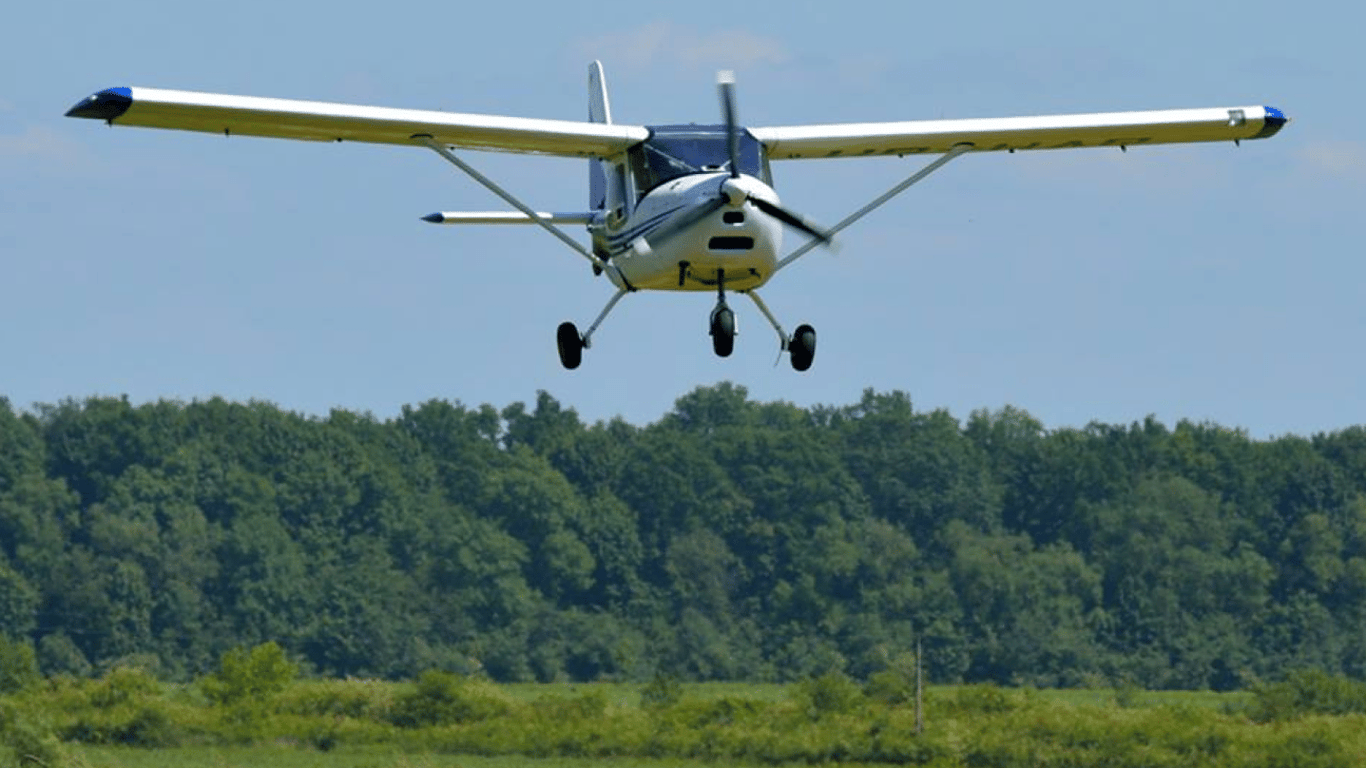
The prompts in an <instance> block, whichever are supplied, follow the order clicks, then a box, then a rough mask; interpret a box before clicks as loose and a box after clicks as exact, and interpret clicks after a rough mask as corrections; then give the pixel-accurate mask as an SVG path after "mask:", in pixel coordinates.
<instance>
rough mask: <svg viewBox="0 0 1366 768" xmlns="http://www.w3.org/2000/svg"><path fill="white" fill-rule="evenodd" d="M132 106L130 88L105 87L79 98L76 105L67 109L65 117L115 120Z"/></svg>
mask: <svg viewBox="0 0 1366 768" xmlns="http://www.w3.org/2000/svg"><path fill="white" fill-rule="evenodd" d="M131 106H133V89H132V88H106V89H104V90H103V91H100V92H99V93H96V94H92V95H90V96H87V97H85V98H84V99H81V100H80V101H79V102H77V103H76V106H74V107H72V108H71V109H69V110H67V112H66V116H67V117H85V118H89V119H91V120H116V119H118V118H120V117H122V116H123V113H124V112H127V111H128V108H129V107H131Z"/></svg>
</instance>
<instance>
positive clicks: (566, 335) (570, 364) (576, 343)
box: [555, 322, 587, 371]
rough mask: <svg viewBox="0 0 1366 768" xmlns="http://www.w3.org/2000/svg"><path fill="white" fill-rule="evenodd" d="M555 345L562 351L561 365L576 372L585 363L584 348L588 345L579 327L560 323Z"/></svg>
mask: <svg viewBox="0 0 1366 768" xmlns="http://www.w3.org/2000/svg"><path fill="white" fill-rule="evenodd" d="M555 345H556V346H557V347H559V349H560V365H563V366H564V367H565V368H567V369H569V370H571V371H572V370H574V369H575V368H578V367H579V364H580V363H582V362H583V348H584V347H585V346H587V345H585V344H584V342H583V337H582V336H580V335H579V328H578V326H576V325H574V324H573V323H568V322H565V323H560V327H559V329H558V330H556V332H555Z"/></svg>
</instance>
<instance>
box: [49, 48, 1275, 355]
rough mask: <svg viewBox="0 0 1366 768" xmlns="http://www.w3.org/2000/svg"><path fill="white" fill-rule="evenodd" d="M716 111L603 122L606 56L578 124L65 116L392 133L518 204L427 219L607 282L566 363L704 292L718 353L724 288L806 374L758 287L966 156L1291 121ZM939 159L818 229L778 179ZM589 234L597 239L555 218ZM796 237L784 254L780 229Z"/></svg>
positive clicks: (133, 93)
mask: <svg viewBox="0 0 1366 768" xmlns="http://www.w3.org/2000/svg"><path fill="white" fill-rule="evenodd" d="M717 88H718V93H719V96H720V107H721V118H722V121H721V122H720V123H718V124H707V125H624V124H620V123H615V122H613V120H612V110H611V103H610V101H609V99H608V91H607V81H606V78H605V76H604V74H603V68H602V64H601V63H600V62H597V61H594V62H592V63H591V64H589V67H588V119H587V121H569V120H546V119H531V118H518V117H506V116H500V115H484V114H461V113H451V112H441V111H425V110H411V109H391V108H384V107H372V106H359V105H351V104H337V103H324V102H315V101H294V100H286V99H274V98H259V97H249V96H231V95H226V94H215V93H198V92H190V91H177V90H162V89H156V88H142V87H117V88H108V89H106V90H102V91H99V92H97V93H95V94H92V95H91V96H89V97H87V98H85V99H82V100H81V101H80V102H78V103H77V104H76V105H75V106H74V107H72V108H71V109H70V110H69V111H68V112H67V113H66V115H67V116H68V117H80V118H90V119H96V120H103V121H105V122H106V123H108V124H109V125H111V126H113V125H121V126H122V125H126V126H141V127H148V128H167V129H178V130H186V131H200V132H207V133H221V134H223V135H225V136H264V137H273V138H283V139H302V140H313V141H336V142H366V143H377V144H398V145H406V146H414V147H422V148H426V149H430V150H432V151H433V152H435V153H436V154H438V155H440V156H441V157H442V158H443V159H444V160H446V161H447V162H449V163H450V164H451V165H454V166H455V167H456V168H458V169H460V170H461V171H462V172H464V173H465V174H467V175H468V176H469V177H470V178H472V179H474V180H475V181H476V182H478V183H479V184H481V185H482V186H484V187H485V188H487V189H488V190H489V191H490V192H492V193H493V194H494V195H496V196H497V197H499V198H501V199H502V200H503V201H504V202H506V203H507V204H508V205H510V206H511V207H512V208H513V209H514V210H512V211H496V212H438V213H432V214H429V215H427V216H424V217H422V218H423V220H425V221H428V222H432V223H436V224H532V225H536V226H539V227H541V228H542V229H544V230H546V231H547V232H549V233H550V234H551V235H553V236H554V237H556V238H557V239H559V240H560V241H561V242H563V243H564V244H565V245H566V246H568V247H569V248H570V249H571V250H573V251H574V252H576V253H577V254H579V255H580V256H582V257H583V258H584V259H586V260H587V261H588V262H589V263H590V264H591V267H592V271H593V273H594V274H595V275H599V276H602V275H605V276H606V277H607V279H608V280H609V281H610V282H611V284H612V285H613V286H614V287H615V288H616V292H615V293H614V294H613V295H612V296H611V298H610V299H609V300H608V302H607V304H606V306H604V307H603V309H602V311H601V312H600V313H599V314H598V316H597V317H596V319H594V320H593V322H592V323H591V324H590V325H589V326H588V328H587V330H585V331H583V332H580V331H579V329H578V327H577V326H576V325H575V324H574V323H572V322H565V323H562V324H561V325H560V326H559V328H558V329H557V330H556V347H557V349H558V351H559V357H560V363H561V364H562V365H563V366H564V367H565V368H567V369H575V368H578V367H579V365H580V364H581V362H582V359H583V352H584V350H585V349H588V348H589V347H590V346H591V341H592V338H593V334H594V333H595V332H597V330H598V328H599V327H600V326H601V325H602V323H603V321H604V320H605V319H606V318H607V316H608V314H609V313H611V311H612V309H613V308H614V307H616V305H617V303H618V302H619V301H621V299H622V298H623V297H624V296H626V294H628V293H633V292H636V291H644V290H654V291H714V292H715V293H716V305H715V307H714V308H713V309H712V311H711V315H710V318H709V323H708V328H709V334H710V336H711V339H712V348H713V351H714V352H715V354H717V355H719V356H721V357H727V356H729V355H730V354H731V352H732V350H733V349H734V344H735V336H736V334H737V332H738V328H737V323H736V318H735V313H734V311H733V310H732V309H731V308H730V306H729V305H728V304H727V302H726V292H727V291H728V290H729V291H731V292H733V293H740V294H744V295H746V296H748V297H749V298H750V300H751V301H753V303H754V305H755V306H756V307H757V308H758V310H759V312H760V314H762V315H763V316H764V318H765V319H766V320H767V321H768V322H769V324H770V325H772V326H773V329H774V331H776V332H777V335H778V341H779V350H780V351H779V355H780V357H781V355H782V354H784V353H786V354H787V355H788V357H789V359H790V362H791V364H792V367H793V368H794V369H796V370H798V371H805V370H807V369H808V368H810V367H811V363H812V361H813V360H814V358H815V354H816V331H815V329H814V328H812V327H811V326H810V325H808V324H801V325H798V326H797V327H796V328H795V329H794V330H793V331H792V332H791V333H789V332H788V331H787V330H785V329H784V327H783V326H782V325H781V324H780V323H779V322H778V320H777V319H776V318H775V317H774V315H773V313H772V312H771V311H770V310H769V308H768V306H767V305H766V304H765V303H764V301H763V300H762V299H761V298H760V297H759V294H758V292H757V290H758V289H759V288H761V287H763V286H764V285H765V284H767V283H768V281H770V280H771V279H773V276H774V275H776V274H777V273H778V272H779V271H781V270H782V269H783V268H785V267H787V266H788V265H790V264H792V263H793V262H794V261H796V260H797V259H798V258H800V257H802V256H803V255H805V254H807V253H809V252H810V251H811V250H813V249H814V248H815V247H817V246H820V245H829V244H830V243H831V241H832V239H833V237H834V236H835V235H836V234H837V233H838V232H840V231H842V230H843V229H845V228H846V227H848V226H850V225H851V224H853V223H854V222H856V221H858V220H859V219H861V218H863V217H864V216H866V215H868V214H869V213H871V212H872V211H873V210H874V209H876V208H879V207H881V206H882V205H884V204H886V203H887V202H888V201H889V200H891V199H892V198H894V197H896V196H897V195H899V194H901V193H902V192H904V191H906V190H907V189H909V188H910V187H911V186H912V185H914V184H917V183H919V182H920V181H921V180H923V179H924V178H925V177H927V176H929V175H930V174H932V173H934V172H935V171H937V170H939V169H940V168H942V167H943V166H944V165H945V164H947V163H948V162H950V161H951V160H953V159H955V158H957V157H960V156H962V155H964V154H967V153H970V152H1007V153H1014V152H1016V151H1024V150H1044V149H1070V148H1080V147H1110V148H1118V149H1120V150H1124V151H1127V150H1128V148H1129V147H1135V146H1146V145H1149V144H1169V143H1187V142H1209V141H1232V142H1234V143H1235V144H1239V143H1241V142H1242V141H1243V140H1244V139H1264V138H1268V137H1270V136H1274V135H1275V134H1276V133H1277V132H1278V131H1280V129H1281V128H1282V127H1284V126H1285V124H1286V123H1287V122H1288V118H1287V117H1286V116H1285V114H1284V113H1283V112H1281V111H1280V110H1279V109H1276V108H1275V107H1268V106H1241V107H1211V108H1202V109H1178V110H1163V111H1143V112H1108V113H1095V114H1068V115H1045V116H1038V117H1006V118H985V119H966V120H963V119H960V120H943V119H940V120H919V121H905V122H878V123H842V124H811V125H792V126H778V127H744V126H741V125H740V124H739V120H738V117H737V113H736V99H735V78H734V75H733V74H732V73H730V72H721V73H719V75H718V78H717ZM453 149H462V150H464V149H470V150H492V151H504V152H519V153H529V154H542V155H555V156H564V157H580V158H587V159H588V160H589V183H588V197H589V202H588V208H587V210H583V211H571V212H563V213H552V212H543V211H537V210H535V209H533V208H531V207H530V206H529V205H527V204H526V203H524V202H523V201H522V200H521V199H520V198H518V197H517V196H515V195H513V194H512V193H510V192H508V191H507V190H506V189H504V188H503V187H502V186H500V185H499V184H497V183H496V182H495V181H493V180H492V179H489V178H488V177H486V176H484V175H483V174H482V173H480V172H479V171H478V170H477V169H475V168H474V167H473V166H471V165H470V164H469V163H467V162H466V161H465V160H464V159H463V158H461V157H460V156H459V155H457V154H455V152H454V151H453ZM878 155H896V156H897V157H904V156H906V155H932V156H936V157H935V159H934V160H933V161H931V162H929V163H928V164H927V165H924V166H923V167H920V168H918V169H917V170H916V171H915V172H914V173H912V174H911V175H909V176H908V177H906V178H905V179H904V180H903V181H901V182H900V183H898V184H896V185H895V186H893V187H891V188H890V189H888V190H887V191H886V192H885V193H883V194H882V195H880V196H878V197H876V198H874V199H873V200H872V201H870V202H869V203H868V204H867V205H865V206H863V207H862V208H860V209H858V210H857V211H854V212H853V213H851V214H850V215H848V216H847V217H845V218H844V219H843V220H842V221H840V222H839V223H837V224H835V225H834V226H832V227H829V228H826V227H822V226H820V225H817V224H815V223H813V222H811V221H810V220H808V219H806V218H805V217H803V216H801V215H799V214H798V213H796V212H794V211H793V210H791V209H789V208H788V207H786V206H785V205H784V204H783V203H782V201H781V200H780V199H779V197H778V194H777V192H776V191H775V190H774V182H773V174H772V171H771V168H770V165H771V163H772V162H773V161H778V160H797V159H806V158H843V157H868V156H878ZM566 225H577V226H584V227H586V228H587V232H588V236H589V242H590V246H591V247H585V246H584V245H583V244H582V243H581V242H580V241H579V240H576V239H575V238H574V237H572V236H571V235H570V234H568V233H567V232H565V231H564V229H562V226H566ZM785 227H786V228H791V229H793V230H796V231H797V232H799V233H800V234H801V235H803V236H805V240H804V242H803V243H802V244H801V245H799V246H798V247H797V248H795V249H794V250H792V251H791V252H790V253H787V254H785V255H783V256H781V257H780V256H779V254H781V253H782V243H783V234H784V228H785Z"/></svg>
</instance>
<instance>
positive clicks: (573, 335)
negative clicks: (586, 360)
mask: <svg viewBox="0 0 1366 768" xmlns="http://www.w3.org/2000/svg"><path fill="white" fill-rule="evenodd" d="M627 293H630V289H629V288H618V289H617V292H616V293H615V294H613V295H612V298H611V299H609V300H608V302H607V306H605V307H603V308H602V311H601V312H599V313H598V319H596V320H594V321H593V324H592V325H590V326H588V331H587V332H586V333H584V334H583V335H580V334H579V329H578V326H576V325H574V324H573V323H570V322H564V323H560V327H559V329H558V330H556V332H555V346H557V347H558V348H559V350H560V364H561V365H563V366H564V367H565V368H568V369H569V370H571V371H572V370H574V369H575V368H578V367H579V363H582V362H583V351H584V350H585V349H588V348H589V347H590V346H592V343H591V340H592V338H593V333H594V332H595V331H597V330H598V326H599V325H602V321H603V320H605V319H607V313H609V312H611V311H612V308H613V307H615V306H616V305H617V302H618V301H621V297H622V296H625V295H626V294H627Z"/></svg>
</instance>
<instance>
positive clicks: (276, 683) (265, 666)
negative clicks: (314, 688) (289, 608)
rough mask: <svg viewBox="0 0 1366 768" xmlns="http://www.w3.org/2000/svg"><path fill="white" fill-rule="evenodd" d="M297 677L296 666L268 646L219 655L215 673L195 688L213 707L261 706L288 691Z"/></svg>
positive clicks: (273, 647) (278, 650) (280, 650)
mask: <svg viewBox="0 0 1366 768" xmlns="http://www.w3.org/2000/svg"><path fill="white" fill-rule="evenodd" d="M298 673H299V667H298V665H296V664H294V663H293V662H291V661H289V659H287V658H285V652H284V650H283V649H282V648H280V646H279V645H277V644H275V643H274V642H268V643H262V644H261V645H258V646H256V647H255V648H252V649H251V650H250V651H246V650H243V649H242V648H234V649H232V650H231V651H228V652H227V653H225V654H223V658H222V661H221V662H220V665H219V670H218V672H216V673H214V674H212V675H210V676H209V677H206V678H204V680H202V681H201V682H200V684H199V687H200V688H201V689H202V690H203V691H204V695H205V696H207V697H208V698H209V700H210V701H212V702H214V703H215V704H225V705H235V704H243V703H248V702H255V703H264V702H265V701H267V700H269V699H270V698H271V697H272V696H274V695H276V694H277V693H279V692H281V691H283V690H284V689H285V688H287V687H289V684H290V683H291V682H293V680H294V678H295V676H296V675H298Z"/></svg>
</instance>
